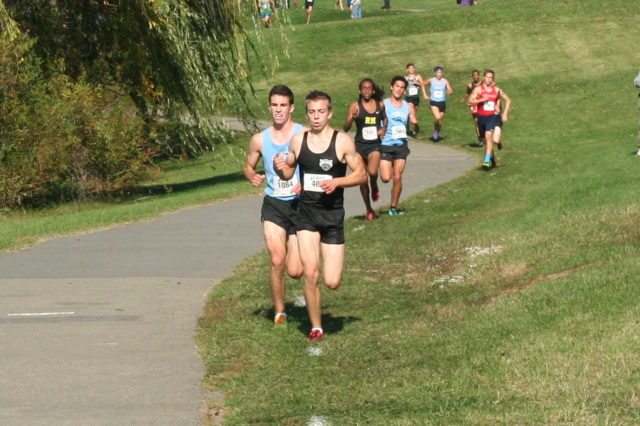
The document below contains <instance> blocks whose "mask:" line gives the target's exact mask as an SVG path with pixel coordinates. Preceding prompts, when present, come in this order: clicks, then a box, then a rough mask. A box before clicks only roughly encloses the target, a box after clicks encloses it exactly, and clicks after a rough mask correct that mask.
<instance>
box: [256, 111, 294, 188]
mask: <svg viewBox="0 0 640 426" xmlns="http://www.w3.org/2000/svg"><path fill="white" fill-rule="evenodd" d="M301 131H302V124H300V123H296V124H295V126H294V128H293V133H292V135H296V134H298V133H300V132H301ZM262 138H263V139H262V158H263V163H264V171H265V175H266V177H267V179H266V181H267V187H266V188H265V189H264V193H265V194H266V195H268V196H269V197H273V198H278V199H280V200H284V201H289V200H293V199H294V198H297V197H298V196H297V195H296V194H294V193H293V192H291V189H292V188H293V187H294V186H295V185H297V184H298V183H300V172H299V170H296V174H295V175H294V177H293V178H292V179H291V180H282V179H280V177H279V176H278V173H276V171H275V170H274V169H273V158H274V157H275V156H276V155H282V156H284V157H285V158H286V156H287V154H288V153H289V144H288V143H287V144H283V145H278V144H275V143H273V140H272V139H271V127H269V128H268V129H265V130H263V131H262Z"/></svg>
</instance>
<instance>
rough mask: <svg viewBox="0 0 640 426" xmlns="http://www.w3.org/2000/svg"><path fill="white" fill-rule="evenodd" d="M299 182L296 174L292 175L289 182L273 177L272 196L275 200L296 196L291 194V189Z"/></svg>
mask: <svg viewBox="0 0 640 426" xmlns="http://www.w3.org/2000/svg"><path fill="white" fill-rule="evenodd" d="M299 182H300V180H299V179H298V174H297V173H296V174H294V175H293V177H292V178H291V179H289V180H284V179H280V177H279V176H274V177H273V180H272V181H271V183H272V184H273V196H274V197H276V198H281V197H291V196H292V195H296V194H295V193H294V192H293V187H294V186H296V185H297V184H298V183H299Z"/></svg>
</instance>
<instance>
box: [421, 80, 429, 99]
mask: <svg viewBox="0 0 640 426" xmlns="http://www.w3.org/2000/svg"><path fill="white" fill-rule="evenodd" d="M430 84H431V80H427V81H425V82H424V83H422V86H420V87H422V97H423V98H424V100H425V101H428V100H429V96H428V95H427V87H429V85H430Z"/></svg>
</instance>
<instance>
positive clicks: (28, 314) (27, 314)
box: [7, 312, 75, 317]
mask: <svg viewBox="0 0 640 426" xmlns="http://www.w3.org/2000/svg"><path fill="white" fill-rule="evenodd" d="M74 314H75V312H25V313H21V314H7V316H8V317H46V316H56V315H74Z"/></svg>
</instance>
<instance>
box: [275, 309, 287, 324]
mask: <svg viewBox="0 0 640 426" xmlns="http://www.w3.org/2000/svg"><path fill="white" fill-rule="evenodd" d="M285 322H287V314H286V313H285V312H278V313H277V314H276V316H275V317H274V318H273V323H274V324H284V323H285Z"/></svg>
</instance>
